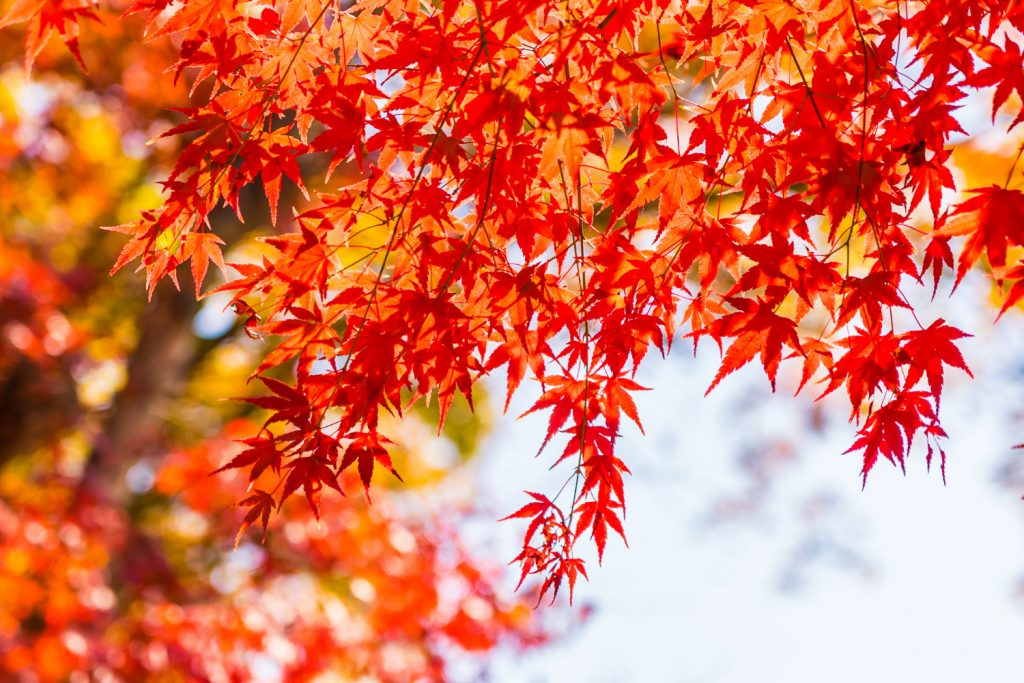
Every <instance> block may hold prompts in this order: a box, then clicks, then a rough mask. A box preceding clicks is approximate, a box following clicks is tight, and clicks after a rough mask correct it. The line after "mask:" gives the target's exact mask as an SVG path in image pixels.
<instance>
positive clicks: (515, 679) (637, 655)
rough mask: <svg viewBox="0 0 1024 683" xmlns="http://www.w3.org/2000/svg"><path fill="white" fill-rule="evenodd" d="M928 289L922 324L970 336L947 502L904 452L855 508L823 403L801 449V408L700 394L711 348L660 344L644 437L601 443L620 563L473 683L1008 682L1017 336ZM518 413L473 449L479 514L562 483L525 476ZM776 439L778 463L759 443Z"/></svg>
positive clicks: (507, 542) (1019, 536) (1017, 454)
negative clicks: (667, 353) (558, 624)
mask: <svg viewBox="0 0 1024 683" xmlns="http://www.w3.org/2000/svg"><path fill="white" fill-rule="evenodd" d="M979 279H980V278H979ZM946 293H948V288H947V289H945V290H940V294H939V296H938V297H936V298H937V302H936V304H935V305H934V306H933V307H931V308H930V309H929V307H927V306H925V313H924V315H922V320H923V321H925V324H927V323H928V322H929V321H930V320H932V319H934V318H935V317H938V316H939V315H941V316H943V317H945V318H946V319H947V320H948V321H950V322H951V323H952V324H954V325H957V326H959V327H961V329H964V330H965V331H967V332H971V333H973V334H975V335H976V336H975V337H974V338H973V339H970V340H967V341H966V343H965V344H964V345H963V347H964V349H965V355H966V357H967V359H968V363H969V364H970V366H971V368H972V370H973V371H974V373H975V375H976V377H977V379H976V380H975V381H970V380H969V379H968V378H967V377H966V376H964V375H962V373H959V372H957V371H954V373H952V374H950V375H948V376H947V392H946V396H945V400H944V403H943V415H944V424H945V426H946V429H947V431H949V432H950V435H951V438H950V439H949V440H948V442H947V444H948V447H947V453H948V456H949V460H948V466H947V476H948V485H947V486H943V484H942V479H941V476H940V474H939V472H938V469H937V467H933V468H932V472H931V473H930V474H929V473H927V472H926V471H925V465H924V456H923V453H917V454H915V456H914V457H913V458H912V459H911V460H910V461H909V462H908V466H907V475H906V476H905V477H904V476H902V475H901V473H900V472H899V470H898V469H897V468H894V467H892V466H891V465H889V464H888V462H885V461H883V462H880V463H879V464H878V465H876V468H875V470H874V471H873V472H872V473H871V476H870V477H869V479H868V484H867V488H866V489H865V490H863V491H862V490H861V485H860V478H859V476H858V474H859V469H860V457H859V456H858V455H855V454H849V455H842V453H843V451H844V450H846V448H847V447H848V446H849V444H850V443H851V442H852V430H851V428H850V427H848V426H847V425H846V423H845V420H844V418H845V416H846V412H845V411H846V410H848V408H845V407H844V404H843V401H842V400H835V401H831V402H829V401H823V402H822V403H823V404H825V405H824V408H825V410H824V414H825V416H826V420H825V422H826V424H825V428H824V430H822V431H821V432H818V433H814V432H812V430H811V428H810V424H811V411H810V409H809V406H810V402H811V399H812V398H813V397H814V396H816V395H817V394H816V393H815V392H810V393H808V394H807V396H806V397H803V396H802V397H801V398H798V399H792V398H790V396H789V395H790V394H792V387H793V386H795V385H794V384H793V382H792V381H791V380H792V378H790V381H789V382H780V391H779V393H778V394H776V395H774V396H773V395H772V394H771V392H770V390H769V388H768V383H767V380H766V379H765V378H764V376H763V372H760V371H758V370H757V368H754V367H752V368H750V371H746V370H745V371H742V372H740V373H737V374H736V375H734V376H732V377H730V378H729V379H727V380H726V381H725V382H723V384H722V385H721V386H720V387H719V388H718V389H716V390H715V392H713V394H712V395H711V396H709V397H708V398H704V397H703V394H704V390H705V389H706V387H707V386H708V384H709V383H710V380H711V378H712V377H713V375H714V372H715V370H716V368H717V361H718V351H717V349H715V348H714V347H713V346H712V345H708V346H707V347H706V348H705V347H704V346H702V347H701V351H700V353H699V354H698V356H697V358H696V359H694V358H693V356H692V348H684V346H683V345H680V346H679V347H678V348H676V349H675V350H674V352H673V354H672V355H671V357H670V358H669V359H668V360H666V361H662V360H661V359H660V358H657V357H653V358H650V359H649V362H648V364H647V366H646V368H644V369H643V371H642V372H641V375H640V378H639V381H640V382H641V383H642V384H644V385H646V386H650V387H651V388H652V389H653V390H652V391H650V392H645V393H644V394H643V395H641V396H640V400H639V405H640V409H641V416H642V418H643V419H644V423H645V428H646V430H647V436H646V437H642V436H640V435H639V433H638V432H637V430H635V429H633V430H632V431H628V432H627V434H626V436H625V438H624V439H623V440H622V442H621V446H620V453H621V456H622V457H623V458H624V459H625V460H626V462H627V464H628V465H629V466H630V467H631V469H632V470H633V473H634V476H633V477H632V478H631V479H630V480H629V481H628V482H627V504H628V517H627V520H626V525H627V533H628V536H629V540H630V548H629V549H628V550H626V549H625V548H624V547H623V546H622V544H621V542H618V541H615V540H610V541H609V550H608V552H607V553H606V555H605V562H604V566H603V567H598V566H597V565H596V561H594V562H591V563H590V564H592V565H593V566H592V567H591V568H590V573H591V581H590V583H586V584H583V585H581V586H578V588H577V604H578V605H582V604H584V603H587V604H591V605H593V606H594V608H595V611H594V615H593V616H592V618H591V619H590V620H589V622H587V623H586V624H585V625H584V626H582V627H581V628H579V629H577V631H576V632H575V634H574V635H573V636H572V637H570V638H569V639H568V641H567V642H565V643H563V644H560V645H557V646H554V647H551V648H548V649H547V650H545V651H542V652H538V653H530V654H529V655H526V656H522V657H514V656H509V657H506V658H504V659H502V660H501V661H500V662H499V663H498V665H497V666H496V667H495V668H494V670H493V675H494V680H496V681H498V682H499V683H539V682H541V681H550V682H551V683H573V682H574V681H583V682H586V683H604V682H606V681H607V682H622V683H628V682H631V681H642V682H643V683H670V682H671V683H683V682H686V683H689V682H693V683H698V682H699V683H705V682H706V683H731V682H736V683H748V682H754V681H757V682H764V683H773V682H775V681H786V682H787V683H800V682H802V681H814V682H817V681H829V682H830V683H845V682H847V681H849V682H850V683H854V682H856V683H863V681H866V680H880V681H899V680H905V681H929V683H946V682H949V683H961V682H962V681H985V682H986V683H1001V682H1003V681H1005V682H1007V683H1011V682H1012V683H1017V682H1019V681H1020V680H1022V679H1021V666H1022V665H1021V659H1020V652H1021V650H1020V648H1021V645H1022V643H1024V583H1022V578H1024V501H1021V495H1022V494H1024V451H1013V450H1011V446H1012V445H1013V444H1015V443H1018V442H1021V441H1024V419H1022V418H1024V408H1022V406H1024V402H1022V399H1024V320H1022V319H1021V316H1019V315H1014V314H1009V315H1007V316H1006V318H1005V319H1004V320H1002V321H1001V322H1000V323H999V324H998V326H996V327H993V326H992V319H993V318H994V310H993V309H992V308H990V307H988V306H987V305H985V304H984V303H982V302H983V301H984V299H985V291H984V284H983V283H981V282H978V281H975V282H974V283H973V284H971V283H965V285H963V286H962V287H961V289H960V291H958V292H957V296H956V304H957V305H958V306H959V308H957V309H955V310H953V309H951V308H950V305H951V304H950V302H949V300H947V299H945V294H946ZM785 367H786V366H785V365H784V366H783V368H785ZM793 371H796V370H795V369H793ZM498 391H500V390H498V389H496V392H498ZM498 395H500V393H498ZM529 398H530V397H529V396H528V395H527V394H525V393H524V394H523V395H521V396H519V397H518V400H517V401H514V405H513V407H512V409H510V411H509V413H510V414H509V416H508V417H506V418H503V419H502V420H501V421H500V422H499V425H498V428H497V429H496V431H495V433H494V434H493V436H492V437H491V440H490V442H489V444H488V445H487V446H486V447H485V449H484V451H485V453H486V454H487V455H486V456H485V458H484V460H483V461H482V462H481V465H480V473H481V478H482V479H483V482H484V488H485V491H486V493H485V498H486V499H488V500H491V501H494V503H493V505H494V507H495V511H496V513H498V514H507V513H508V512H511V511H512V510H514V509H516V508H518V507H519V506H520V505H522V504H523V499H522V497H521V496H520V494H518V492H519V491H520V490H522V489H530V490H538V491H543V492H546V493H549V494H552V493H554V492H555V491H557V490H558V487H559V486H560V485H561V482H562V481H563V480H564V477H565V476H566V473H565V471H559V472H558V474H557V475H556V476H553V475H552V473H549V472H547V469H546V468H547V466H548V465H549V464H550V462H552V459H553V457H554V454H553V453H545V454H544V455H543V456H541V459H540V460H534V459H533V454H534V453H535V452H536V449H537V446H538V444H539V443H540V440H541V438H542V437H541V435H542V434H543V428H544V425H545V424H546V423H545V421H546V419H547V418H546V415H543V416H539V417H537V418H536V419H534V416H531V417H530V418H527V419H524V420H520V421H516V420H515V419H514V415H518V414H519V413H521V412H522V411H523V410H524V409H525V408H526V407H527V406H528V405H529ZM837 398H840V399H841V397H837ZM787 441H788V442H791V443H792V444H793V445H794V446H795V449H794V450H793V451H792V452H791V453H790V456H789V457H787V456H786V450H785V448H784V447H783V448H781V449H780V448H774V449H772V448H770V447H769V448H765V447H764V445H765V444H769V445H770V444H773V443H778V442H783V443H785V442H787ZM759 445H760V448H759ZM773 453H775V454H776V455H775V456H773V455H772V454H773ZM1000 473H1002V475H1004V476H1002V477H1000ZM1008 474H1009V475H1011V476H1013V477H1014V478H1015V479H1014V483H1013V485H1012V486H1008V485H1007V484H1006V483H1005V479H1006V475H1008ZM1000 479H1002V480H1003V483H1000ZM500 527H501V528H500V529H499V533H500V534H502V538H503V540H502V541H501V543H500V544H499V547H498V548H495V549H493V550H494V551H495V552H497V553H499V556H504V557H509V558H511V557H513V556H514V555H515V553H516V552H517V547H516V546H517V543H518V539H519V536H518V534H520V533H521V532H522V529H521V528H519V527H518V526H516V525H515V524H514V523H508V522H506V523H503V524H502V525H500ZM488 531H489V534H490V535H492V536H493V534H494V529H493V528H491V529H489V530H488Z"/></svg>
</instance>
